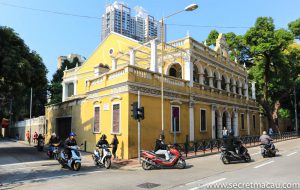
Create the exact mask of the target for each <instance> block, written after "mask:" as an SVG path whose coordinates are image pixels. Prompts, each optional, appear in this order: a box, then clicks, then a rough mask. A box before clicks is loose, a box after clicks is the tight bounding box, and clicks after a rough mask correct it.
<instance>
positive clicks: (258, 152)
mask: <svg viewBox="0 0 300 190" xmlns="http://www.w3.org/2000/svg"><path fill="white" fill-rule="evenodd" d="M257 154H260V151H259V152H257V153H254V154H251V156H253V155H257Z"/></svg>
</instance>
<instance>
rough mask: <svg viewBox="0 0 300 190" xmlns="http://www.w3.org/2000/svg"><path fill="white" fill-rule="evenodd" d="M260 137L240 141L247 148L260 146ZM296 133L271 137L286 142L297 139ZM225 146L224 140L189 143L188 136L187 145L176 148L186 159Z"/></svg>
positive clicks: (215, 150) (180, 144) (275, 140)
mask: <svg viewBox="0 0 300 190" xmlns="http://www.w3.org/2000/svg"><path fill="white" fill-rule="evenodd" d="M259 137H260V136H242V137H239V139H240V140H241V141H242V142H243V144H244V146H246V147H253V146H258V145H259V144H260V141H259ZM297 137H298V135H297V134H296V132H283V133H282V134H281V135H280V134H274V135H271V138H272V139H273V142H279V141H284V140H289V139H293V138H297ZM223 144H224V141H223V139H209V140H200V141H194V142H189V141H188V136H186V142H185V143H177V144H176V146H177V148H178V149H179V150H180V152H181V153H182V154H184V155H185V156H186V157H194V156H201V155H205V154H211V153H217V152H220V149H221V147H222V145H223Z"/></svg>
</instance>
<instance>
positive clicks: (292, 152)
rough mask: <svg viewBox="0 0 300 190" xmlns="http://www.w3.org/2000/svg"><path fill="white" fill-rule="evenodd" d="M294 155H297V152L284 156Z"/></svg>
mask: <svg viewBox="0 0 300 190" xmlns="http://www.w3.org/2000/svg"><path fill="white" fill-rule="evenodd" d="M294 154H297V152H292V153H290V154H288V155H286V156H292V155H294Z"/></svg>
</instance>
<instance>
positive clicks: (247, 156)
mask: <svg viewBox="0 0 300 190" xmlns="http://www.w3.org/2000/svg"><path fill="white" fill-rule="evenodd" d="M250 161H251V156H250V154H248V153H247V154H246V156H245V162H250Z"/></svg>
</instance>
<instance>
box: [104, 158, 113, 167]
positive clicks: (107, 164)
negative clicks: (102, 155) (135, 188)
mask: <svg viewBox="0 0 300 190" xmlns="http://www.w3.org/2000/svg"><path fill="white" fill-rule="evenodd" d="M110 166H111V160H110V159H109V158H107V159H105V161H104V167H105V168H106V169H109V168H110Z"/></svg>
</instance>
